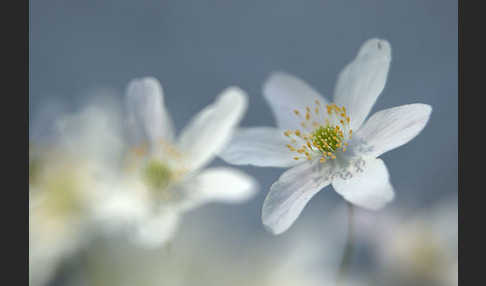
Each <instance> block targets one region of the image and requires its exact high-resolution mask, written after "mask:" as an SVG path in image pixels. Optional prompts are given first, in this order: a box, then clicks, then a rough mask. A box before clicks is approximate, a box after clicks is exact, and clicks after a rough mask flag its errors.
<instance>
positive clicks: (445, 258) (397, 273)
mask: <svg viewBox="0 0 486 286" xmlns="http://www.w3.org/2000/svg"><path fill="white" fill-rule="evenodd" d="M406 213H409V212H404V211H403V210H394V211H392V212H389V213H385V214H382V216H381V219H377V218H376V217H373V216H372V215H371V214H369V213H361V214H360V215H359V216H358V217H357V219H358V220H359V221H360V224H359V226H358V227H360V231H359V232H358V235H359V236H360V237H361V238H362V239H364V240H368V241H369V242H370V244H371V245H372V246H373V247H372V249H373V250H374V253H375V256H376V257H377V262H378V263H377V265H378V271H377V274H378V277H377V280H379V281H382V283H380V285H442V286H453V285H458V216H457V215H458V213H457V196H455V195H454V196H453V197H451V198H445V199H443V200H441V201H439V202H437V203H435V204H434V205H432V206H430V207H427V208H426V209H422V210H420V211H417V212H414V214H413V216H412V217H410V215H407V214H406Z"/></svg>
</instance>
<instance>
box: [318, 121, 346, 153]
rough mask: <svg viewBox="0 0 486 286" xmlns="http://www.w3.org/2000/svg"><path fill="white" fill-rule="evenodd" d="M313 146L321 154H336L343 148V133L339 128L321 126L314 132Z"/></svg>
mask: <svg viewBox="0 0 486 286" xmlns="http://www.w3.org/2000/svg"><path fill="white" fill-rule="evenodd" d="M311 136H312V144H313V145H314V146H315V147H317V148H318V149H319V150H320V151H321V152H331V153H334V152H335V151H336V150H337V149H338V148H340V147H342V144H343V141H344V138H343V136H342V132H341V131H340V130H339V129H337V128H332V127H331V126H329V125H327V126H325V127H324V126H320V127H319V128H317V129H316V130H314V132H312V135H311Z"/></svg>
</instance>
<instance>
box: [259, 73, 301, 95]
mask: <svg viewBox="0 0 486 286" xmlns="http://www.w3.org/2000/svg"><path fill="white" fill-rule="evenodd" d="M294 79H295V77H294V76H293V75H291V74H289V73H286V72H283V71H274V72H272V73H271V74H270V75H269V76H268V78H267V80H265V83H264V84H263V95H264V96H265V95H266V94H268V92H269V91H270V90H271V89H273V88H274V87H275V86H282V85H284V84H285V83H287V82H289V81H293V80H294Z"/></svg>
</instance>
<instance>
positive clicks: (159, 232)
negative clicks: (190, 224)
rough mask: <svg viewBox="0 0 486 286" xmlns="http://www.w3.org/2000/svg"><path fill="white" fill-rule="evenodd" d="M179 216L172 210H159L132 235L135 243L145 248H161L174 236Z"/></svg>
mask: <svg viewBox="0 0 486 286" xmlns="http://www.w3.org/2000/svg"><path fill="white" fill-rule="evenodd" d="M178 225H179V215H178V214H177V213H176V212H174V211H173V210H172V209H167V210H161V211H160V213H159V214H157V216H155V217H151V218H149V219H147V220H146V221H145V222H144V223H142V224H141V225H139V227H138V228H137V229H136V231H135V232H134V233H133V235H134V236H133V239H134V240H135V242H137V243H138V244H140V245H141V246H143V247H146V248H155V247H161V246H162V245H164V244H165V243H167V242H168V241H169V240H170V239H171V238H172V237H173V236H174V234H175V232H176V230H177V226H178Z"/></svg>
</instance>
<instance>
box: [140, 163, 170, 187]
mask: <svg viewBox="0 0 486 286" xmlns="http://www.w3.org/2000/svg"><path fill="white" fill-rule="evenodd" d="M144 176H145V180H146V182H147V184H148V185H149V186H150V187H152V188H154V189H159V190H161V189H165V188H166V187H167V186H168V185H169V182H170V180H171V178H172V173H171V171H170V169H169V167H167V165H165V164H163V163H161V162H159V161H151V162H149V163H148V164H147V166H146V167H145V170H144Z"/></svg>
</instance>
